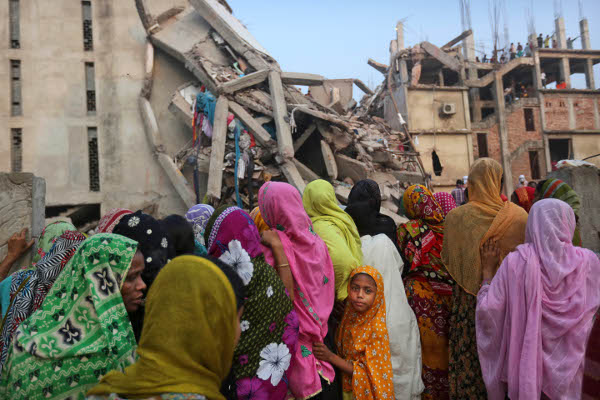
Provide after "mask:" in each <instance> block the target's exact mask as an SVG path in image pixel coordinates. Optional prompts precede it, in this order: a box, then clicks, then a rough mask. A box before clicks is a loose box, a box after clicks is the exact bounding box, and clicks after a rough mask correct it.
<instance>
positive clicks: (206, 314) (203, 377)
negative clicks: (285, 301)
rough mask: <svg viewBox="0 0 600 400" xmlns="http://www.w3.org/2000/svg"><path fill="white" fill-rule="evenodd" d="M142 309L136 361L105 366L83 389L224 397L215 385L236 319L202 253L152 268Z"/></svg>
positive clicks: (226, 289)
mask: <svg viewBox="0 0 600 400" xmlns="http://www.w3.org/2000/svg"><path fill="white" fill-rule="evenodd" d="M146 313H147V316H146V321H147V322H146V324H145V325H144V331H143V334H142V338H141V341H140V345H139V347H138V349H137V353H138V355H139V359H138V360H137V362H136V363H135V364H133V365H131V366H129V367H128V368H126V369H125V371H124V372H120V371H112V372H109V373H108V374H107V375H106V376H104V377H103V378H102V380H101V381H100V383H99V384H98V385H97V386H95V387H94V388H93V389H92V390H90V391H89V392H88V395H102V394H104V395H108V394H111V393H118V394H119V395H120V396H123V397H128V398H148V397H152V396H155V395H160V394H162V393H195V394H201V395H204V396H206V398H207V399H210V400H221V399H224V397H223V396H222V395H221V393H220V392H219V389H220V386H221V381H223V379H225V377H226V376H227V373H228V372H229V368H230V367H231V360H232V357H233V349H234V341H235V331H236V328H235V326H236V324H237V323H238V320H237V309H236V299H235V294H234V292H233V289H232V287H231V284H230V283H229V280H228V279H227V277H226V276H225V274H224V273H223V272H222V271H221V270H220V269H219V268H217V267H216V266H215V265H214V264H213V263H212V262H210V261H209V260H207V259H205V258H201V257H196V256H181V257H177V258H176V259H175V260H173V261H171V262H170V263H169V264H168V265H167V266H166V267H165V268H164V269H163V270H162V271H161V272H160V274H158V277H157V278H156V281H155V282H154V285H153V286H152V288H151V289H150V292H149V293H148V301H147V304H146Z"/></svg>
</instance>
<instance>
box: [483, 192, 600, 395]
mask: <svg viewBox="0 0 600 400" xmlns="http://www.w3.org/2000/svg"><path fill="white" fill-rule="evenodd" d="M574 231H575V214H574V212H573V210H572V209H571V207H569V205H567V204H565V203H564V202H562V201H559V200H555V199H548V200H541V201H538V202H536V203H535V205H534V206H533V207H532V208H531V213H530V214H529V221H528V222H527V231H526V240H525V244H523V245H521V246H519V247H517V249H516V250H515V251H514V252H512V253H510V254H509V255H508V256H507V257H506V258H505V259H504V261H503V262H502V265H501V266H500V268H499V269H498V272H497V273H496V275H495V276H494V279H493V280H492V282H491V283H490V284H484V285H483V286H482V288H481V289H480V290H479V294H478V295H477V325H476V327H477V347H478V350H479V360H480V362H481V369H482V371H483V377H484V380H485V384H486V387H487V393H488V396H489V398H490V399H491V400H504V398H505V396H506V394H507V393H508V396H509V397H510V398H511V399H539V398H540V396H542V393H543V395H545V396H547V397H548V398H551V399H577V398H580V396H581V390H582V381H583V370H584V359H585V351H586V342H587V338H588V336H589V334H590V331H591V329H592V324H593V319H594V314H595V313H596V311H597V310H598V306H599V305H600V283H599V282H598V275H600V260H598V257H597V256H596V254H594V253H593V252H592V251H590V250H587V249H583V248H581V247H577V246H574V245H573V244H572V243H571V239H572V237H573V232H574ZM542 397H544V396H542Z"/></svg>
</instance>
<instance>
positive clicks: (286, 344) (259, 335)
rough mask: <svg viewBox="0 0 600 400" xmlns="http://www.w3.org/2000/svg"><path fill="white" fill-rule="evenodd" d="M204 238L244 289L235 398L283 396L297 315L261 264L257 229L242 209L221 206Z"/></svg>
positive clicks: (212, 253)
mask: <svg viewBox="0 0 600 400" xmlns="http://www.w3.org/2000/svg"><path fill="white" fill-rule="evenodd" d="M204 236H205V239H206V242H207V243H208V246H209V247H208V249H209V251H208V254H209V255H210V256H212V257H217V258H219V260H221V261H223V262H224V263H226V264H228V265H230V266H231V267H232V268H233V269H234V270H235V271H236V272H237V273H238V275H239V276H240V278H242V281H243V282H244V284H245V285H246V288H247V301H246V303H245V307H244V313H243V314H242V318H241V320H242V322H241V324H242V329H243V331H242V336H241V338H240V342H239V343H238V345H237V346H236V348H235V353H234V357H233V366H232V374H233V379H234V380H235V386H236V391H237V393H236V394H237V398H239V399H244V398H247V397H248V396H249V395H250V394H251V393H253V394H254V395H255V396H259V397H260V396H264V398H266V399H273V400H275V399H283V398H284V397H285V395H286V393H287V391H288V381H289V379H288V377H287V371H288V368H289V365H290V360H291V355H292V354H293V353H294V351H295V350H296V344H297V342H298V316H297V315H296V311H294V309H293V305H292V301H291V300H290V298H289V296H288V295H287V294H286V289H285V286H283V282H282V281H281V279H280V278H279V276H278V275H277V272H275V269H274V268H273V267H272V266H270V265H269V264H267V263H266V262H265V257H264V255H263V251H262V249H261V245H260V235H259V234H258V230H257V229H256V226H255V225H254V222H253V221H252V218H250V215H248V214H247V213H246V212H245V211H243V210H242V209H240V208H238V207H227V206H224V207H221V208H219V209H217V211H215V212H214V213H213V215H212V216H211V218H210V220H209V221H208V224H207V226H206V231H205V232H204Z"/></svg>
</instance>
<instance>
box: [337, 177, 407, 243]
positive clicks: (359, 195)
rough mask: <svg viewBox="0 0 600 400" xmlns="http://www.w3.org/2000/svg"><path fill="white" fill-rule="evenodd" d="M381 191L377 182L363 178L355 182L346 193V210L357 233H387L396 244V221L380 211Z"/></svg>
mask: <svg viewBox="0 0 600 400" xmlns="http://www.w3.org/2000/svg"><path fill="white" fill-rule="evenodd" d="M380 210H381V191H380V190H379V185H378V184H377V182H375V181H374V180H371V179H363V180H361V181H358V182H356V184H355V185H354V186H353V187H352V190H350V194H349V195H348V206H347V207H346V212H347V213H348V214H349V215H350V216H351V217H352V219H353V220H354V223H355V224H356V228H357V229H358V234H359V235H360V236H361V237H362V236H365V235H369V236H376V235H379V234H380V233H383V234H384V235H387V237H389V238H390V240H391V241H392V243H394V245H395V244H396V239H397V237H396V229H397V227H396V223H395V222H394V220H393V219H392V218H391V217H389V216H387V215H384V214H382V213H381V212H380Z"/></svg>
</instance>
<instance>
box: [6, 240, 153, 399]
mask: <svg viewBox="0 0 600 400" xmlns="http://www.w3.org/2000/svg"><path fill="white" fill-rule="evenodd" d="M136 250H137V242H135V241H133V240H130V239H127V238H125V237H123V236H120V235H113V234H98V235H95V236H93V237H91V238H89V239H87V240H86V241H85V242H83V243H82V244H81V246H80V248H79V249H78V251H77V253H76V254H75V255H74V256H73V258H71V260H70V261H69V263H68V264H67V265H66V266H65V268H64V269H63V271H62V272H61V274H60V275H59V277H58V278H57V279H56V281H55V283H54V285H53V286H52V288H51V289H50V291H49V292H48V294H47V296H46V299H45V300H44V303H43V304H42V306H41V307H40V308H39V309H38V310H37V311H36V312H34V313H33V314H32V315H31V316H30V317H29V318H27V319H26V320H25V321H23V323H22V324H21V325H20V326H19V328H18V329H17V331H16V332H15V336H14V339H13V344H12V346H11V348H10V350H9V355H8V359H7V362H6V364H5V369H4V371H3V374H2V377H1V379H0V398H3V399H64V398H71V399H83V398H85V393H86V391H87V390H88V389H89V388H91V387H92V386H94V385H95V384H96V383H97V382H98V380H99V379H100V378H101V377H102V376H103V375H105V374H106V373H107V372H108V371H110V370H113V369H118V370H122V369H123V368H125V367H126V366H128V365H130V364H131V363H133V362H134V354H135V353H134V350H135V346H136V342H135V337H134V335H133V330H132V328H131V323H130V321H129V318H128V316H127V312H133V311H135V310H136V309H137V308H138V307H139V306H140V305H141V304H142V295H143V292H142V291H143V290H144V289H145V287H146V286H145V284H144V282H143V281H142V279H141V272H142V270H143V268H144V259H143V256H142V255H141V253H140V252H136Z"/></svg>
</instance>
